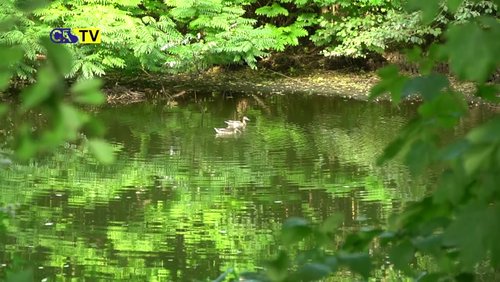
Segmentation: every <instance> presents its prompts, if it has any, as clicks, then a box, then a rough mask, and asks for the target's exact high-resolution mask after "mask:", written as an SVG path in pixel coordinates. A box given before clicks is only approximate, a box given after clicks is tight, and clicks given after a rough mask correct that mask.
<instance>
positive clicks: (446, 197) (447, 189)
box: [433, 171, 467, 205]
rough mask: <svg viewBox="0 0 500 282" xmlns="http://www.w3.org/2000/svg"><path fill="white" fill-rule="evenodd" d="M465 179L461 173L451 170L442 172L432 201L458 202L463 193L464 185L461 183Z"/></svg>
mask: <svg viewBox="0 0 500 282" xmlns="http://www.w3.org/2000/svg"><path fill="white" fill-rule="evenodd" d="M465 181H467V179H464V176H463V175H462V174H458V173H453V172H452V171H446V172H444V173H443V174H442V175H441V179H440V181H439V185H438V187H437V189H436V191H435V192H434V194H433V198H434V201H435V202H436V203H445V202H447V203H452V204H455V205H457V204H459V203H460V202H461V201H462V199H463V197H464V195H465V188H466V187H465V185H463V182H465Z"/></svg>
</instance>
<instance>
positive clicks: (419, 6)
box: [406, 0, 440, 24]
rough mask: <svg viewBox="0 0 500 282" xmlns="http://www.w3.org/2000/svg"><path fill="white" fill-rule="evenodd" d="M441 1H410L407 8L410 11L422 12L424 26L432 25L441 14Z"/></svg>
mask: <svg viewBox="0 0 500 282" xmlns="http://www.w3.org/2000/svg"><path fill="white" fill-rule="evenodd" d="M439 3H440V1H438V0H427V1H421V0H409V1H408V2H407V3H406V8H407V9H408V10H410V11H421V12H422V21H423V22H424V24H429V23H431V22H432V21H433V20H434V19H435V18H436V16H437V15H438V13H439V10H440V7H439Z"/></svg>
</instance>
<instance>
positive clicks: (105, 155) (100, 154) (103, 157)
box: [88, 139, 115, 164]
mask: <svg viewBox="0 0 500 282" xmlns="http://www.w3.org/2000/svg"><path fill="white" fill-rule="evenodd" d="M88 146H89V148H90V150H91V151H92V153H93V154H94V156H95V157H96V159H97V160H98V161H99V162H101V163H103V164H111V163H113V162H114V160H115V155H114V150H113V146H111V144H109V143H108V142H106V141H104V140H102V139H90V140H89V141H88Z"/></svg>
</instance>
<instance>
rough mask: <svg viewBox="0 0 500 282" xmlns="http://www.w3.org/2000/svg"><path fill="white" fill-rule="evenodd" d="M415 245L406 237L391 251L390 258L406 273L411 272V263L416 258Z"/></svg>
mask: <svg viewBox="0 0 500 282" xmlns="http://www.w3.org/2000/svg"><path fill="white" fill-rule="evenodd" d="M414 254H415V247H414V246H413V245H412V243H411V242H410V241H409V240H408V239H406V240H404V241H403V242H401V243H399V244H397V245H396V246H394V247H392V248H391V250H390V251H389V258H390V260H391V262H392V263H393V264H394V266H395V267H396V268H398V269H400V270H403V271H405V272H406V273H408V274H409V273H411V267H410V263H411V261H412V260H413V258H414Z"/></svg>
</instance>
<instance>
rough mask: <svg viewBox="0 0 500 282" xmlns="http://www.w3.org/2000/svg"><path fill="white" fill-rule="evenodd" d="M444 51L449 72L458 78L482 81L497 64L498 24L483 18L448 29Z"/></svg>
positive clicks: (499, 52) (499, 53) (498, 51)
mask: <svg viewBox="0 0 500 282" xmlns="http://www.w3.org/2000/svg"><path fill="white" fill-rule="evenodd" d="M446 37H447V38H448V40H447V42H446V45H445V52H446V53H447V55H448V56H449V59H450V61H449V63H450V67H451V70H452V71H453V72H454V73H455V74H457V75H458V76H459V77H460V78H462V79H466V80H472V81H476V82H485V81H486V80H487V79H488V78H489V76H490V75H491V74H492V72H493V71H494V70H495V69H496V68H498V66H499V63H500V40H498V38H500V23H499V22H498V21H497V20H496V19H492V18H484V19H483V20H482V21H481V23H479V22H468V23H465V24H463V25H455V26H452V27H450V29H449V30H448V31H447V32H446Z"/></svg>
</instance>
